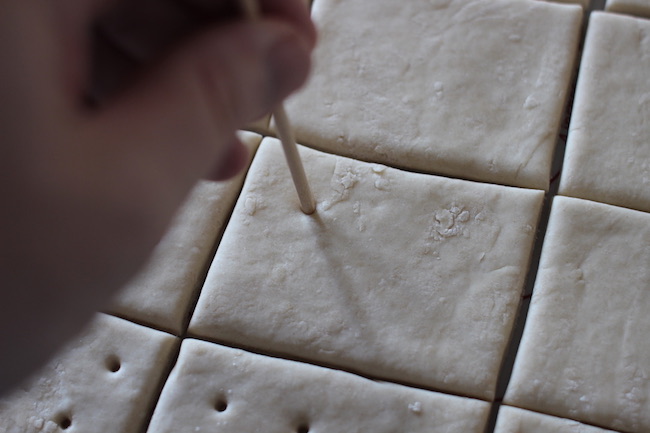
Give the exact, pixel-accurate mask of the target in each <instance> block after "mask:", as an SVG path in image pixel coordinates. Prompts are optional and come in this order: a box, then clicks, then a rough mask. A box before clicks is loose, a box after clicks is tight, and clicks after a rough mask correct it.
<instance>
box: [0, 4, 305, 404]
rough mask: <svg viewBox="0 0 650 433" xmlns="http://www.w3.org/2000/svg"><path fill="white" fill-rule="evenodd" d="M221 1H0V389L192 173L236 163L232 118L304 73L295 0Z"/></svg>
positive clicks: (176, 199)
mask: <svg viewBox="0 0 650 433" xmlns="http://www.w3.org/2000/svg"><path fill="white" fill-rule="evenodd" d="M233 1H234V0H230V1H225V0H223V1H219V0H126V1H124V2H121V3H118V2H117V1H113V0H59V1H47V2H44V1H38V0H20V1H15V0H0V62H2V67H1V68H0V71H1V72H0V74H1V75H0V143H1V144H0V146H1V147H0V149H2V151H3V156H2V158H0V172H1V173H2V177H3V178H2V182H0V192H1V195H0V197H2V199H3V201H4V202H3V205H2V212H1V213H0V224H1V225H0V234H1V236H2V237H1V238H0V255H1V262H0V278H2V284H3V289H2V301H1V302H0V329H2V334H1V336H0V353H2V357H1V361H0V368H1V371H2V374H0V392H2V391H3V390H6V389H8V387H9V386H12V385H14V384H16V383H17V381H18V380H20V379H22V378H24V376H25V374H27V373H29V372H31V371H33V369H34V368H35V367H36V366H37V365H39V364H41V363H42V362H43V361H44V360H45V359H47V357H49V356H50V355H51V354H52V352H53V350H55V349H56V348H58V347H59V346H60V344H61V343H62V342H63V341H65V340H66V339H67V338H69V337H70V336H71V335H72V334H74V333H75V332H77V331H78V330H79V328H80V326H81V325H82V323H83V322H84V321H86V320H87V319H88V318H89V317H90V316H91V315H92V313H93V312H94V311H96V310H97V309H99V308H101V306H102V305H103V304H104V303H105V302H106V300H107V299H108V297H109V296H110V295H111V294H112V293H113V291H114V290H116V289H118V288H119V287H120V286H121V285H122V284H123V283H124V282H125V281H126V280H127V279H128V278H129V277H130V276H131V275H132V274H133V273H134V272H135V271H136V270H137V269H138V268H139V267H140V266H141V265H142V263H143V262H144V261H145V259H146V257H147V255H148V253H149V252H150V251H151V249H152V248H153V246H154V245H155V244H156V242H157V241H158V240H159V238H160V237H161V236H162V233H163V232H164V230H165V228H166V227H167V224H168V223H169V221H170V219H171V217H172V216H173V213H174V212H175V210H176V209H177V207H178V206H179V205H180V203H181V202H182V201H183V199H184V197H185V196H186V194H187V193H188V191H189V190H190V189H191V187H192V186H193V185H194V184H195V182H196V181H197V180H198V179H199V178H201V177H206V176H211V177H213V178H224V177H228V176H230V175H232V174H234V173H235V172H237V171H238V170H240V169H241V166H242V164H243V161H244V160H245V158H244V156H245V153H244V152H245V151H244V148H243V147H242V146H241V144H240V143H238V142H237V140H236V138H235V130H236V129H238V128H241V127H243V126H244V125H245V124H247V123H248V122H250V121H252V120H255V119H256V118H258V117H261V116H262V115H263V114H265V113H267V112H269V111H270V110H271V109H272V108H273V107H274V106H275V105H277V104H278V103H279V102H280V101H281V100H282V99H283V98H284V97H286V96H287V95H288V94H289V93H290V92H291V91H293V90H295V89H296V88H297V87H298V86H299V85H300V84H301V83H302V82H303V81H304V80H305V78H306V75H307V72H308V69H309V55H310V52H311V50H312V49H313V46H314V43H315V33H314V29H313V26H312V24H311V22H310V20H309V15H308V11H307V9H306V8H305V7H304V5H303V3H304V1H303V0H261V4H262V10H263V18H262V19H261V20H260V21H259V22H257V23H249V22H246V21H245V20H243V19H240V18H238V15H237V13H236V12H237V8H236V5H234V4H233ZM100 16H101V17H102V18H101V19H100V20H99V22H100V24H99V26H98V28H99V31H97V32H95V33H94V36H95V37H94V39H93V37H91V36H93V32H91V31H90V30H91V28H92V26H93V23H96V22H98V18H99V17H100ZM89 96H90V97H91V99H92V100H93V101H94V105H89V104H88V103H87V101H88V99H89V98H88V97H89Z"/></svg>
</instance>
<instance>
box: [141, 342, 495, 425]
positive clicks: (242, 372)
mask: <svg viewBox="0 0 650 433" xmlns="http://www.w3.org/2000/svg"><path fill="white" fill-rule="evenodd" d="M489 409H490V405H489V404H488V403H486V402H482V401H479V400H473V399H468V398H463V397H455V396H448V395H444V394H439V393H435V392H429V391H423V390H418V389H413V388H408V387H405V386H400V385H396V384H389V383H379V382H375V381H371V380H368V379H365V378H361V377H359V376H356V375H353V374H350V373H345V372H341V371H336V370H330V369H326V368H322V367H316V366H313V365H308V364H302V363H298V362H294V361H287V360H283V359H277V358H271V357H267V356H262V355H256V354H251V353H247V352H243V351H241V350H237V349H231V348H226V347H222V346H218V345H216V344H212V343H206V342H204V341H198V340H185V341H183V344H182V347H181V353H180V356H179V359H178V362H177V364H176V366H175V367H174V370H173V371H172V373H171V375H170V377H169V380H168V381H167V383H166V384H165V388H164V389H163V392H162V395H161V397H160V401H159V403H158V405H157V407H156V410H155V412H154V415H153V418H152V421H151V424H150V426H149V432H151V433H166V432H169V433H172V432H173V433H175V432H180V431H187V432H195V431H198V432H203V431H210V432H217V433H228V432H233V433H235V432H236V433H240V432H268V433H287V432H306V431H314V432H346V433H362V432H364V433H365V432H373V433H394V432H409V433H419V432H422V433H425V432H426V433H457V432H463V433H482V432H483V431H484V429H485V424H486V422H487V417H488V413H489Z"/></svg>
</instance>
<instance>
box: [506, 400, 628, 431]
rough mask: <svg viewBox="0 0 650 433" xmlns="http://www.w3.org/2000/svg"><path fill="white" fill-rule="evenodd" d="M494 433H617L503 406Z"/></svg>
mask: <svg viewBox="0 0 650 433" xmlns="http://www.w3.org/2000/svg"><path fill="white" fill-rule="evenodd" d="M494 433H616V432H613V431H612V430H604V429H602V428H598V427H594V426H590V425H585V424H582V423H579V422H578V421H573V420H569V419H564V418H556V417H554V416H550V415H543V414H540V413H535V412H530V411H527V410H524V409H519V408H515V407H510V406H501V407H500V408H499V415H498V418H497V424H496V428H495V430H494Z"/></svg>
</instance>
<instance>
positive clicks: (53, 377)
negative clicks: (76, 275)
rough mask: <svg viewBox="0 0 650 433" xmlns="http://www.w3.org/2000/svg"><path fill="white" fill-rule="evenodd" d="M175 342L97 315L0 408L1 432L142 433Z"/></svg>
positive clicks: (123, 322)
mask: <svg viewBox="0 0 650 433" xmlns="http://www.w3.org/2000/svg"><path fill="white" fill-rule="evenodd" d="M176 341H177V339H176V338H175V337H173V336H171V335H169V334H166V333H163V332H160V331H154V330H152V329H148V328H145V327H142V326H139V325H135V324H133V323H130V322H127V321H125V320H122V319H118V318H116V317H112V316H107V315H104V314H98V315H97V317H96V318H95V319H94V321H93V322H92V323H91V324H90V326H89V328H88V329H87V330H86V331H85V332H84V333H83V335H81V336H79V337H78V338H77V339H75V340H73V341H72V342H71V343H70V344H69V345H68V346H67V347H66V348H65V349H64V350H63V351H62V352H61V353H60V354H59V355H58V356H57V357H56V358H55V359H54V360H52V362H51V363H50V364H48V366H46V367H45V368H44V369H43V371H41V372H40V374H39V375H38V377H36V378H34V379H33V380H32V381H31V382H29V383H28V384H27V385H25V387H23V388H20V389H18V390H16V391H14V392H13V393H12V394H9V396H7V397H6V398H3V399H2V400H0V432H2V433H55V432H61V431H62V430H68V429H69V431H71V432H102V433H110V432H115V433H129V432H132V433H139V432H141V431H142V429H143V428H144V425H145V424H144V423H145V422H146V421H147V418H148V416H149V413H150V411H151V410H152V409H153V405H154V403H155V401H156V395H157V392H158V389H159V387H160V385H161V383H162V380H163V375H164V373H166V372H167V371H168V368H169V367H168V366H169V364H170V362H171V356H172V353H173V349H174V348H175V347H176V344H175V343H176Z"/></svg>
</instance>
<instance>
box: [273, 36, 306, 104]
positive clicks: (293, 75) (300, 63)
mask: <svg viewBox="0 0 650 433" xmlns="http://www.w3.org/2000/svg"><path fill="white" fill-rule="evenodd" d="M309 53H310V50H309V49H308V48H307V46H306V45H305V43H304V42H303V41H302V40H301V38H300V37H298V36H297V35H293V34H292V35H284V36H282V37H280V38H279V39H278V40H277V41H276V42H275V43H273V44H272V45H271V47H270V49H269V51H268V54H267V65H268V73H269V80H270V81H269V84H270V88H269V90H270V92H271V94H270V95H269V96H270V98H271V99H272V100H273V101H274V102H280V101H281V100H282V99H284V98H285V97H286V96H288V95H289V94H290V93H291V92H292V91H294V90H296V89H297V88H298V87H300V86H301V85H302V84H303V82H304V81H305V79H306V78H307V75H308V73H309V66H310V54H309Z"/></svg>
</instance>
